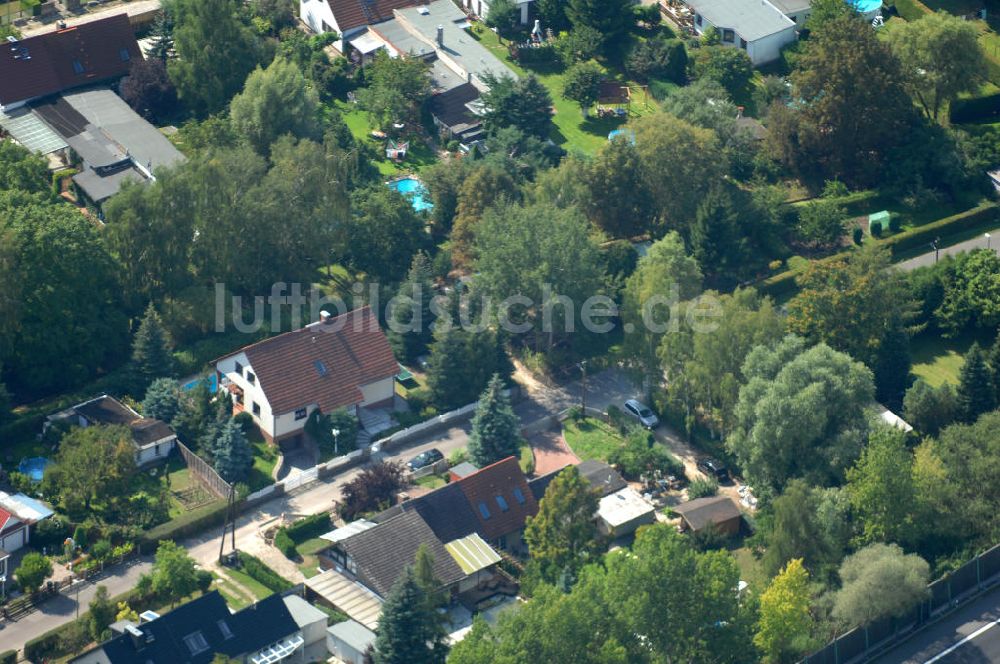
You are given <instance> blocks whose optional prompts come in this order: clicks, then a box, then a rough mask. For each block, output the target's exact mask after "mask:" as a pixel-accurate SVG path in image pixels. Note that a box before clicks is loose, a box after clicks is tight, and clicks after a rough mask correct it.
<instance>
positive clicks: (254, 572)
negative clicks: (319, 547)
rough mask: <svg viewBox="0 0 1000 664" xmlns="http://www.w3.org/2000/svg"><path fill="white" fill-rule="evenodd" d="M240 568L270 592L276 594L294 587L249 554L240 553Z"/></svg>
mask: <svg viewBox="0 0 1000 664" xmlns="http://www.w3.org/2000/svg"><path fill="white" fill-rule="evenodd" d="M239 557H240V568H241V569H242V570H243V572H244V573H246V575H247V576H249V577H250V578H251V579H253V580H255V581H257V582H258V583H260V584H261V585H263V586H264V587H265V588H267V589H268V590H271V591H273V592H276V593H280V592H284V591H286V590H288V589H289V588H291V587H292V585H293V584H292V583H291V582H290V581H289V580H288V579H286V578H284V577H283V576H280V575H279V574H278V573H277V572H275V571H274V570H272V569H271V568H270V567H267V566H266V565H265V564H264V563H262V562H261V561H260V560H259V559H257V558H255V557H253V556H251V555H250V554H249V553H244V552H243V551H240V552H239Z"/></svg>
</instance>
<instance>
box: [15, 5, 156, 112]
mask: <svg viewBox="0 0 1000 664" xmlns="http://www.w3.org/2000/svg"><path fill="white" fill-rule="evenodd" d="M141 59H142V52H141V51H140V50H139V44H138V43H137V42H136V40H135V34H134V33H133V31H132V25H131V24H130V23H129V19H128V16H127V15H126V14H124V13H122V14H116V15H115V16H109V17H108V18H104V19H100V20H97V21H91V22H89V23H83V24H80V25H77V26H73V27H71V28H65V29H62V30H56V31H55V32H48V33H45V34H42V35H37V36H34V37H28V38H26V39H21V40H17V39H13V38H10V37H8V39H7V43H5V44H3V46H2V47H0V113H8V112H10V111H11V110H13V109H16V108H18V107H20V106H23V105H24V104H26V103H28V102H29V101H32V100H34V99H40V98H42V97H47V96H50V95H54V94H58V93H60V92H65V91H67V90H72V89H74V88H79V87H82V86H88V85H94V84H96V83H103V82H108V81H114V80H116V79H118V78H121V77H122V76H124V75H125V74H127V73H128V70H129V67H130V66H131V64H132V61H133V60H141Z"/></svg>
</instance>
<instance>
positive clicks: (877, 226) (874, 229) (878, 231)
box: [868, 221, 882, 237]
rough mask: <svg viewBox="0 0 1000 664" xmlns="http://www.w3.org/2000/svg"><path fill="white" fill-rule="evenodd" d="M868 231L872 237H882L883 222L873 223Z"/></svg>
mask: <svg viewBox="0 0 1000 664" xmlns="http://www.w3.org/2000/svg"><path fill="white" fill-rule="evenodd" d="M868 230H869V231H870V232H871V234H872V237H882V222H881V221H873V222H872V223H871V224H870V225H869V226H868Z"/></svg>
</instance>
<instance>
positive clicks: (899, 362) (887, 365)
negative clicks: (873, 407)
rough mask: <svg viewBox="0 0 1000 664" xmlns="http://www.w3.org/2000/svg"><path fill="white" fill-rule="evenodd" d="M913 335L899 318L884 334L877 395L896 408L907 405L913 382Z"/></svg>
mask: <svg viewBox="0 0 1000 664" xmlns="http://www.w3.org/2000/svg"><path fill="white" fill-rule="evenodd" d="M912 365H913V362H912V360H911V358H910V336H909V335H908V334H907V333H906V330H904V329H903V323H902V321H900V320H895V321H893V322H892V323H891V324H890V327H889V328H888V329H887V330H886V331H885V333H884V334H883V335H882V339H881V341H880V342H879V348H878V356H877V357H876V358H875V362H874V366H872V373H873V374H874V377H875V398H876V399H878V400H879V403H882V404H884V405H886V406H888V407H889V408H891V409H892V410H893V411H895V412H899V409H900V408H901V407H902V405H903V397H904V396H905V394H906V389H907V388H908V387H909V386H910V367H911V366H912Z"/></svg>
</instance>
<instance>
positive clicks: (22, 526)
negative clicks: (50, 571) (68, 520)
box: [0, 491, 54, 558]
mask: <svg viewBox="0 0 1000 664" xmlns="http://www.w3.org/2000/svg"><path fill="white" fill-rule="evenodd" d="M53 514H54V512H53V511H52V510H50V509H49V508H48V507H46V506H45V505H44V504H42V503H41V502H39V501H37V500H35V499H34V498H29V497H28V496H26V495H24V494H23V493H15V494H10V493H7V492H6V491H0V551H3V552H6V553H8V554H9V553H13V552H14V551H17V550H18V549H20V548H21V547H22V546H24V545H26V544H27V543H28V542H30V541H31V528H32V526H34V525H35V524H36V523H38V522H39V521H42V520H44V519H47V518H49V517H50V516H52V515H53ZM2 557H3V554H2V553H0V558H2Z"/></svg>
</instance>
